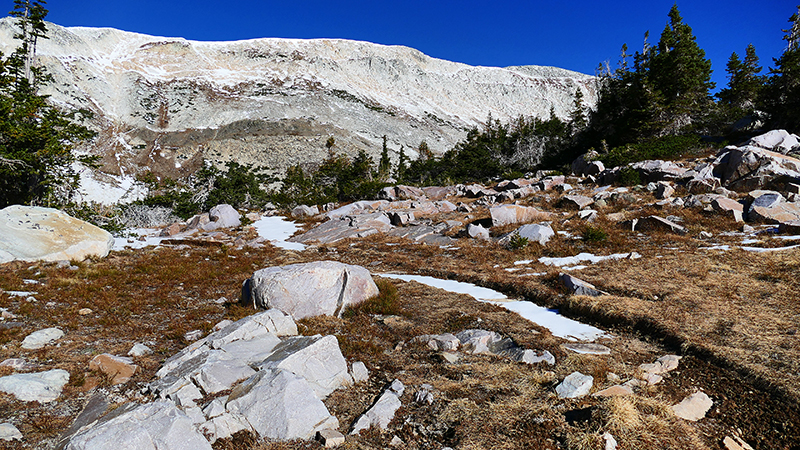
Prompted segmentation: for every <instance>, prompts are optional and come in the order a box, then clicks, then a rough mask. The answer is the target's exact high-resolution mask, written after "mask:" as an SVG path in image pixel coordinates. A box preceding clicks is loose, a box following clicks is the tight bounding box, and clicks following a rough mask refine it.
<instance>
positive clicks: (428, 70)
mask: <svg viewBox="0 0 800 450" xmlns="http://www.w3.org/2000/svg"><path fill="white" fill-rule="evenodd" d="M14 33H15V26H14V24H13V22H12V19H10V18H4V19H0V51H3V52H5V53H6V54H7V53H9V52H11V51H12V50H13V48H15V47H16V45H17V44H18V43H17V41H15V40H14V39H13V35H14ZM48 36H49V39H47V40H43V41H40V43H39V46H38V50H37V51H38V62H39V64H41V65H43V66H45V67H46V69H47V71H48V72H49V73H50V74H52V75H53V78H54V80H53V82H52V83H50V84H49V85H48V86H47V87H46V88H45V90H44V93H46V94H49V95H51V98H52V100H53V101H55V102H56V103H58V104H62V105H64V106H65V107H68V108H85V109H88V110H90V111H92V112H93V113H94V118H93V119H92V122H91V123H90V124H89V125H90V126H91V128H93V129H95V130H96V131H98V133H99V134H98V138H97V139H96V140H95V142H94V143H92V144H90V147H89V148H88V149H87V150H88V151H89V152H91V153H95V154H99V155H101V156H102V157H103V159H102V162H103V170H104V171H106V172H108V173H111V174H126V173H131V172H135V171H138V170H139V169H141V168H143V167H148V168H149V169H150V170H152V171H154V172H155V173H157V174H159V175H166V176H170V177H179V176H184V175H187V174H189V173H191V172H192V171H193V170H195V169H196V168H197V167H199V165H200V164H201V163H202V161H203V159H206V160H210V161H213V162H215V163H224V162H225V161H228V160H236V161H238V162H240V163H244V164H259V165H265V166H268V167H271V168H274V169H276V170H280V171H282V170H284V169H286V168H287V167H289V166H290V165H293V164H297V163H301V164H302V163H313V162H315V161H320V160H322V159H323V158H324V157H325V156H326V155H327V149H326V147H325V142H326V141H327V140H328V138H329V137H331V136H333V137H334V138H335V142H336V146H335V148H334V150H336V151H340V152H344V153H347V154H354V153H355V152H357V151H358V150H360V149H364V150H366V151H367V152H368V153H369V154H371V155H373V156H374V155H377V154H378V153H379V152H380V148H381V137H382V136H384V135H386V136H387V137H388V142H389V148H390V150H391V151H392V152H393V153H394V155H393V157H396V154H397V151H398V150H399V147H400V145H404V146H405V147H406V148H407V149H408V150H409V151H408V153H409V154H411V155H412V157H413V156H414V155H413V150H411V149H413V148H416V147H417V146H418V145H419V143H420V142H421V141H423V140H425V141H426V142H427V143H428V145H429V146H430V148H431V149H432V150H433V151H434V152H435V153H441V152H444V151H446V150H448V149H450V148H452V146H453V145H454V144H455V143H456V142H458V141H459V140H460V139H462V138H463V137H464V136H465V135H466V131H467V130H468V129H469V128H471V127H473V126H477V125H480V124H482V123H483V122H484V121H485V120H486V119H487V117H489V116H490V115H491V117H493V118H495V119H500V120H501V121H508V120H510V119H513V118H516V117H519V116H520V115H524V116H538V117H548V116H549V114H550V111H551V110H552V111H554V112H555V114H556V115H557V116H559V117H562V118H564V117H566V116H567V115H568V114H569V112H570V110H571V109H572V108H573V105H574V95H575V92H576V91H577V90H580V91H581V92H582V93H583V98H584V101H585V103H586V105H587V106H590V107H592V106H593V105H594V103H595V101H596V91H595V83H594V80H595V78H594V77H593V76H589V75H585V74H581V73H577V72H572V71H568V70H564V69H558V68H554V67H542V66H519V67H506V68H497V67H474V66H469V65H465V64H460V63H455V62H450V61H444V60H441V59H436V58H431V57H429V56H427V55H424V54H423V53H421V52H419V51H417V50H414V49H411V48H408V47H402V46H384V45H377V44H371V43H367V42H358V41H348V40H338V39H311V40H299V39H253V40H245V41H235V42H198V41H189V40H186V39H182V38H164V37H154V36H147V35H143V34H137V33H130V32H125V31H119V30H115V29H110V28H84V27H74V28H65V27H61V26H58V25H55V24H52V23H48Z"/></svg>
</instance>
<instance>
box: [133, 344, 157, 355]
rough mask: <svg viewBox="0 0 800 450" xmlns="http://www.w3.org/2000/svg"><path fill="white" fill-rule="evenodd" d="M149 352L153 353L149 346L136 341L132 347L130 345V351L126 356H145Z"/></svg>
mask: <svg viewBox="0 0 800 450" xmlns="http://www.w3.org/2000/svg"><path fill="white" fill-rule="evenodd" d="M151 353H153V350H152V349H151V348H150V347H148V346H146V345H144V344H140V343H136V344H133V347H131V349H130V351H129V352H128V356H145V355H149V354H151Z"/></svg>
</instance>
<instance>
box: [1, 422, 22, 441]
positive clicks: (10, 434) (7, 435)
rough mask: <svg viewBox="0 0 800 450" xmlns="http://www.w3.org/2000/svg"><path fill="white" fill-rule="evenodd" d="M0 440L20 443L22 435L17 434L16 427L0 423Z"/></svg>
mask: <svg viewBox="0 0 800 450" xmlns="http://www.w3.org/2000/svg"><path fill="white" fill-rule="evenodd" d="M0 440H2V441H20V440H22V433H20V432H19V430H18V429H17V427H15V426H14V425H12V424H10V423H8V422H6V423H0Z"/></svg>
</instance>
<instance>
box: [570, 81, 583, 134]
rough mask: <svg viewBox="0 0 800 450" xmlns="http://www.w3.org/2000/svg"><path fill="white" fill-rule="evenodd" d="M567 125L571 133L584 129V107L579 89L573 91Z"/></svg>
mask: <svg viewBox="0 0 800 450" xmlns="http://www.w3.org/2000/svg"><path fill="white" fill-rule="evenodd" d="M569 123H570V127H572V131H573V133H575V132H578V131H580V130H582V129H584V128H586V105H584V104H583V92H581V90H580V89H576V90H575V101H574V106H573V109H572V112H571V113H570V115H569Z"/></svg>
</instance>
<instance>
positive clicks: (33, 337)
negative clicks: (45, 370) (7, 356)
mask: <svg viewBox="0 0 800 450" xmlns="http://www.w3.org/2000/svg"><path fill="white" fill-rule="evenodd" d="M62 337H64V332H63V331H61V330H59V329H58V328H45V329H44V330H39V331H34V332H33V333H31V334H29V335H27V336H25V339H23V340H22V344H21V345H20V346H21V347H22V348H24V349H25V350H36V349H39V348H42V347H44V346H45V345H48V344H52V343H53V342H55V341H57V340H59V339H61V338H62Z"/></svg>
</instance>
